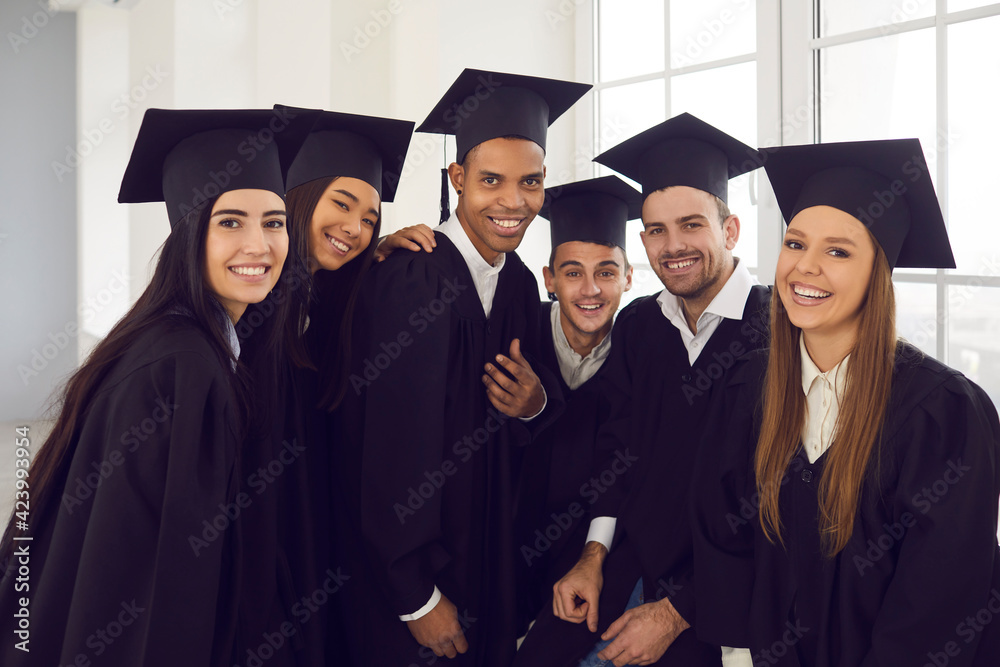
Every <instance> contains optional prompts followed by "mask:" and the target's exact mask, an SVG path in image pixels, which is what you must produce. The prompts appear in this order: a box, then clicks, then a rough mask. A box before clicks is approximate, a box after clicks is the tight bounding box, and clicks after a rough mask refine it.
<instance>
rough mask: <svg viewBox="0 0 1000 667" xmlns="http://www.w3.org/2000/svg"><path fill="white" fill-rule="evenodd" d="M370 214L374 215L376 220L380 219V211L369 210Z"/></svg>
mask: <svg viewBox="0 0 1000 667" xmlns="http://www.w3.org/2000/svg"><path fill="white" fill-rule="evenodd" d="M368 212H369V213H371V214H372V215H374V216H375V217H376V218H378V217H379V214H378V211H376V210H375V209H373V208H370V209H368Z"/></svg>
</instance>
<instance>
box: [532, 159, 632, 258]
mask: <svg viewBox="0 0 1000 667" xmlns="http://www.w3.org/2000/svg"><path fill="white" fill-rule="evenodd" d="M538 214H539V215H541V216H542V217H544V218H546V219H547V220H548V221H549V223H550V224H549V229H550V231H551V234H552V248H553V249H555V248H556V247H557V246H559V245H560V244H562V243H567V242H569V241H585V242H587V243H604V244H611V245H616V246H618V247H619V248H621V249H622V250H624V249H625V223H626V222H628V221H629V220H634V219H635V218H638V217H640V216H641V215H642V195H640V194H639V192H638V191H637V190H636V189H635V188H633V187H632V186H631V185H629V184H628V183H626V182H625V181H623V180H622V179H620V178H618V177H617V176H603V177H601V178H592V179H589V180H586V181H577V182H575V183H567V184H566V185H557V186H555V187H552V188H546V190H545V204H544V205H543V206H542V208H541V210H540V211H539V212H538Z"/></svg>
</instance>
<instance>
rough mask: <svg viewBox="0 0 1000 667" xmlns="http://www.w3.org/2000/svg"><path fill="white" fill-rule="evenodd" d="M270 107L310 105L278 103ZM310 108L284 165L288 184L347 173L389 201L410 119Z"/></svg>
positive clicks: (400, 166) (410, 129) (409, 131)
mask: <svg viewBox="0 0 1000 667" xmlns="http://www.w3.org/2000/svg"><path fill="white" fill-rule="evenodd" d="M274 108H275V109H291V110H293V111H296V112H299V113H302V112H308V111H310V110H308V109H299V108H296V107H286V106H284V105H281V104H276V105H274ZM314 113H316V114H318V117H317V119H316V122H315V124H313V126H312V130H310V132H309V135H308V136H307V137H306V139H305V142H304V143H303V144H302V148H301V149H299V153H298V155H296V156H295V160H294V161H293V162H292V166H291V167H290V168H289V170H288V189H289V190H291V189H292V188H294V187H298V186H299V185H302V184H303V183H308V182H309V181H313V180H315V179H317V178H327V177H330V176H349V177H351V178H357V179H360V180H362V181H364V182H365V183H368V184H369V185H371V186H372V187H373V188H375V190H376V191H377V192H378V195H379V198H380V199H381V200H382V201H384V202H391V201H392V200H393V198H395V196H396V186H397V185H398V184H399V174H400V172H401V171H402V170H403V162H404V161H405V159H406V151H407V149H408V148H409V145H410V135H411V134H413V125H414V124H413V123H412V122H410V121H406V120H395V119H392V118H378V117H376V116H359V115H355V114H349V113H337V112H333V111H318V110H317V111H315V112H314Z"/></svg>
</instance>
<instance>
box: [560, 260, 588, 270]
mask: <svg viewBox="0 0 1000 667" xmlns="http://www.w3.org/2000/svg"><path fill="white" fill-rule="evenodd" d="M567 266H579V267H580V268H583V264H581V263H580V262H578V261H576V260H575V259H567V260H566V261H565V262H563V263H562V264H560V265H559V268H560V269H562V268H564V267H567Z"/></svg>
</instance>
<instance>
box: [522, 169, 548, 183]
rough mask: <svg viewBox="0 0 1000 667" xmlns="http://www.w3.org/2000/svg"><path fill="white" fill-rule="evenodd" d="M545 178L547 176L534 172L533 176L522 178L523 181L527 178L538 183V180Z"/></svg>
mask: <svg viewBox="0 0 1000 667" xmlns="http://www.w3.org/2000/svg"><path fill="white" fill-rule="evenodd" d="M543 176H545V174H543V173H542V172H540V171H536V172H534V173H532V174H527V175H526V176H522V177H521V180H522V181H523V180H524V179H526V178H533V179H535V180H536V181H537V180H540V179H541V178H542V177H543Z"/></svg>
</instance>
